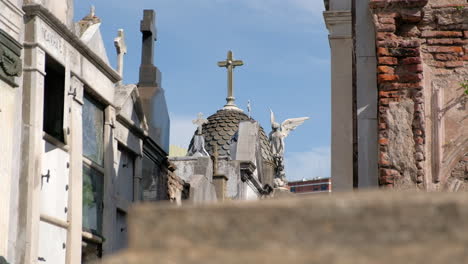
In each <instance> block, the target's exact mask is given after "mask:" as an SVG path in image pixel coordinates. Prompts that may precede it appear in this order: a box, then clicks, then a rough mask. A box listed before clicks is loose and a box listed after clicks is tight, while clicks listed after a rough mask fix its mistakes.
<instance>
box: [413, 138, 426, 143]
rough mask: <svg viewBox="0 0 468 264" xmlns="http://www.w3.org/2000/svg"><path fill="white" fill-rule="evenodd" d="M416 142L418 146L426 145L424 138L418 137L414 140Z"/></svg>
mask: <svg viewBox="0 0 468 264" xmlns="http://www.w3.org/2000/svg"><path fill="white" fill-rule="evenodd" d="M414 142H416V144H424V138H423V137H420V136H417V137H416V138H415V139H414Z"/></svg>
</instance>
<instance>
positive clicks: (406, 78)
mask: <svg viewBox="0 0 468 264" xmlns="http://www.w3.org/2000/svg"><path fill="white" fill-rule="evenodd" d="M398 78H399V80H400V81H402V82H419V81H421V80H422V78H423V76H422V74H420V73H415V74H413V73H410V74H402V75H399V76H398Z"/></svg>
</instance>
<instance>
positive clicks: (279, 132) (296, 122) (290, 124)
mask: <svg viewBox="0 0 468 264" xmlns="http://www.w3.org/2000/svg"><path fill="white" fill-rule="evenodd" d="M307 119H309V117H297V118H290V119H286V120H285V121H284V122H283V123H281V125H280V124H279V123H277V122H276V121H275V114H274V113H273V111H271V109H270V121H271V129H272V130H271V132H270V143H271V150H272V152H273V155H275V156H280V157H283V156H284V139H285V138H286V137H287V136H288V135H289V133H290V132H291V131H293V130H294V129H296V127H298V126H300V125H302V123H304V121H306V120H307Z"/></svg>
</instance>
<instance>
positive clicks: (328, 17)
mask: <svg viewBox="0 0 468 264" xmlns="http://www.w3.org/2000/svg"><path fill="white" fill-rule="evenodd" d="M323 18H324V19H325V24H326V25H327V29H328V31H329V32H330V35H329V38H330V39H334V38H351V36H352V27H351V22H352V14H351V10H346V11H325V12H323Z"/></svg>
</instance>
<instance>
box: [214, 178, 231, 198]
mask: <svg viewBox="0 0 468 264" xmlns="http://www.w3.org/2000/svg"><path fill="white" fill-rule="evenodd" d="M227 181H228V177H226V175H224V174H215V175H213V185H214V187H215V190H216V197H217V198H218V201H224V200H225V199H226V185H227Z"/></svg>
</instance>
